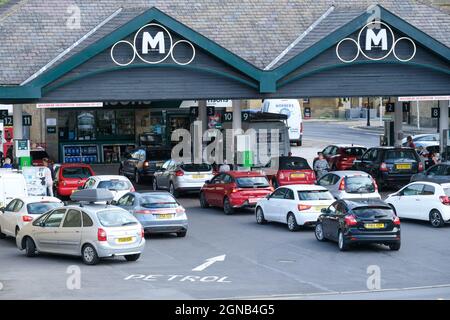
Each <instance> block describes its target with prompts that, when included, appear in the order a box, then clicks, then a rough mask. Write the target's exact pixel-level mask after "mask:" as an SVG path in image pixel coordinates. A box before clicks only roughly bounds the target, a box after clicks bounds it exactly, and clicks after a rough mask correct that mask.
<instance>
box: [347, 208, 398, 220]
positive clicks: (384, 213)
mask: <svg viewBox="0 0 450 320" xmlns="http://www.w3.org/2000/svg"><path fill="white" fill-rule="evenodd" d="M352 212H353V214H355V215H356V216H357V217H360V218H380V219H382V218H390V217H393V216H394V211H392V209H391V208H387V207H368V206H365V207H357V208H354V209H353V210H352Z"/></svg>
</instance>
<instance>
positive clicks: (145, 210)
mask: <svg viewBox="0 0 450 320" xmlns="http://www.w3.org/2000/svg"><path fill="white" fill-rule="evenodd" d="M115 205H117V206H118V207H121V208H123V209H125V210H127V211H128V212H130V213H132V214H133V215H134V216H135V217H136V218H137V219H138V220H139V222H140V223H141V224H142V226H143V227H144V231H145V232H148V233H176V235H177V236H178V237H185V236H186V233H187V230H188V218H187V216H186V211H185V209H184V208H183V207H182V206H181V205H180V204H179V203H178V202H177V200H176V199H175V198H174V197H173V196H172V195H171V194H170V193H169V192H166V191H153V192H146V193H137V192H129V193H127V194H125V195H124V196H123V197H121V198H120V199H119V200H118V201H117V202H116V203H115Z"/></svg>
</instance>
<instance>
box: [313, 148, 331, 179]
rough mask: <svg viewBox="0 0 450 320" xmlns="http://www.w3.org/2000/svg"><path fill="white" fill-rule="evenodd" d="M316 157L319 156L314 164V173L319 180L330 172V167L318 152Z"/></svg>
mask: <svg viewBox="0 0 450 320" xmlns="http://www.w3.org/2000/svg"><path fill="white" fill-rule="evenodd" d="M317 155H318V156H319V159H317V160H316V162H314V171H315V172H316V175H317V179H320V178H321V177H322V176H324V175H325V174H327V173H328V171H329V170H330V165H329V164H328V161H327V160H326V159H325V157H324V156H323V153H322V152H318V153H317Z"/></svg>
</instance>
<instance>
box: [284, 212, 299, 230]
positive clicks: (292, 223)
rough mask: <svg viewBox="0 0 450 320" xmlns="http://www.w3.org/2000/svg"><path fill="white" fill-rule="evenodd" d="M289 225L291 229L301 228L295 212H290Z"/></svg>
mask: <svg viewBox="0 0 450 320" xmlns="http://www.w3.org/2000/svg"><path fill="white" fill-rule="evenodd" d="M287 225H288V229H289V231H297V230H298V229H299V226H298V224H297V220H296V219H295V216H294V214H293V213H289V214H288V216H287Z"/></svg>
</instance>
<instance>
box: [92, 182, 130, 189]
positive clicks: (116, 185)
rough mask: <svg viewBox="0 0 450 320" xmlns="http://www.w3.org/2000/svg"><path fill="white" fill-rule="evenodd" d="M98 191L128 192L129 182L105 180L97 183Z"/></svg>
mask: <svg viewBox="0 0 450 320" xmlns="http://www.w3.org/2000/svg"><path fill="white" fill-rule="evenodd" d="M97 188H98V189H108V190H111V191H123V190H130V188H131V182H129V181H126V180H105V181H100V182H99V183H98V187H97Z"/></svg>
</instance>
